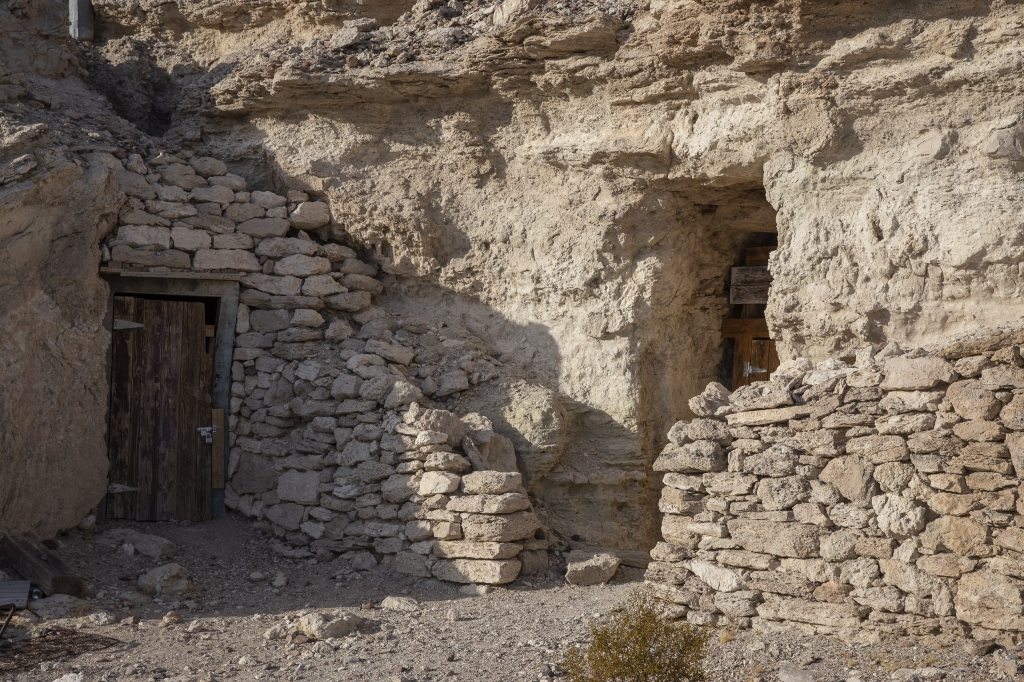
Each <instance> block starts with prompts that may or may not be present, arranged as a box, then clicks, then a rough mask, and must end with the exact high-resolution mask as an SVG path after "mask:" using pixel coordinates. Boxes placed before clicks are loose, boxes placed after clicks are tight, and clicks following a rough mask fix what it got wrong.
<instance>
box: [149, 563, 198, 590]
mask: <svg viewBox="0 0 1024 682" xmlns="http://www.w3.org/2000/svg"><path fill="white" fill-rule="evenodd" d="M138 585H139V587H141V588H142V590H143V591H144V592H145V593H146V594H151V595H152V594H163V595H180V594H184V593H186V592H190V591H191V590H192V583H190V582H189V579H188V571H186V570H185V569H184V568H183V567H181V566H179V565H178V564H165V565H163V566H158V567H157V568H154V569H151V570H149V571H146V572H145V573H143V574H142V575H141V576H139V580H138Z"/></svg>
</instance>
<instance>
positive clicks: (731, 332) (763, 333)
mask: <svg viewBox="0 0 1024 682" xmlns="http://www.w3.org/2000/svg"><path fill="white" fill-rule="evenodd" d="M722 336H723V337H724V338H727V339H730V338H735V337H737V336H751V337H754V338H759V339H767V338H768V322H766V321H765V319H764V318H763V317H759V318H749V319H748V318H727V319H724V320H722Z"/></svg>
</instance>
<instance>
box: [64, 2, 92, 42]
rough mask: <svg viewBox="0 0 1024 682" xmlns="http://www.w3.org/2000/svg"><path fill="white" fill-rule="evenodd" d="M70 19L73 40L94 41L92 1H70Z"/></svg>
mask: <svg viewBox="0 0 1024 682" xmlns="http://www.w3.org/2000/svg"><path fill="white" fill-rule="evenodd" d="M68 19H69V21H70V24H71V37H72V38H74V39H75V40H92V39H93V33H94V31H93V17H92V0H68Z"/></svg>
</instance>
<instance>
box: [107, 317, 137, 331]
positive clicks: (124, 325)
mask: <svg viewBox="0 0 1024 682" xmlns="http://www.w3.org/2000/svg"><path fill="white" fill-rule="evenodd" d="M118 329H142V323H141V322H129V321H128V320H117V319H115V320H114V331H117V330H118Z"/></svg>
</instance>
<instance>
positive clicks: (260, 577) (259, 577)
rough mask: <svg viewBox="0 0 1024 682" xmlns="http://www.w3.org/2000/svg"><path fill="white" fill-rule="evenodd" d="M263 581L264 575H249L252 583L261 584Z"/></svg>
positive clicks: (254, 572)
mask: <svg viewBox="0 0 1024 682" xmlns="http://www.w3.org/2000/svg"><path fill="white" fill-rule="evenodd" d="M263 579H264V575H263V574H262V573H260V572H259V571H253V572H252V573H250V574H249V580H251V581H253V582H254V583H258V582H261V581H262V580H263Z"/></svg>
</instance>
